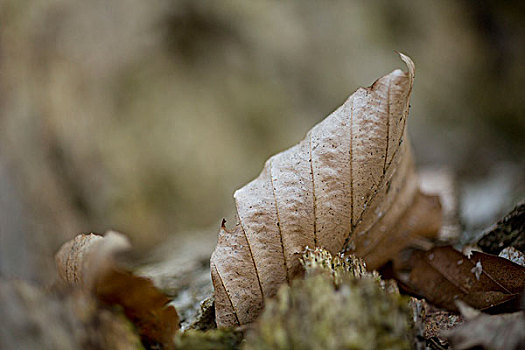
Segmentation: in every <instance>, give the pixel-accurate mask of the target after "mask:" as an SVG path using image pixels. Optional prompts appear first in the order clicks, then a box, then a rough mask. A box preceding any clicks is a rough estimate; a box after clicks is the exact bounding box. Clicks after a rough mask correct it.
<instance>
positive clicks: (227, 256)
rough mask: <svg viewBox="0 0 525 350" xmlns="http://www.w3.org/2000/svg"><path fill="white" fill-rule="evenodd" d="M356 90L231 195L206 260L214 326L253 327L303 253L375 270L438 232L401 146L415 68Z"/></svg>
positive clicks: (432, 203)
mask: <svg viewBox="0 0 525 350" xmlns="http://www.w3.org/2000/svg"><path fill="white" fill-rule="evenodd" d="M401 58H402V59H403V61H405V63H406V64H407V66H408V73H405V72H403V71H401V70H395V71H393V72H392V73H390V74H388V75H386V76H384V77H382V78H380V79H378V80H377V81H376V82H375V83H374V84H373V85H372V86H371V87H369V88H360V89H358V90H357V91H356V92H355V93H354V94H353V95H351V96H350V97H349V98H348V99H347V100H346V102H345V103H344V104H343V105H342V106H341V107H339V108H338V109H337V110H336V111H335V112H333V113H332V114H331V115H329V116H328V117H327V118H326V119H324V120H323V121H322V122H320V123H319V124H317V125H316V126H314V127H313V128H312V129H311V130H310V131H309V132H308V134H307V135H306V137H305V139H304V140H303V141H301V142H300V143H299V144H297V145H295V146H293V147H292V148H290V149H288V150H286V151H284V152H281V153H279V154H277V155H275V156H273V157H271V158H270V159H269V160H268V161H267V162H266V164H265V166H264V169H263V170H262V172H261V174H260V175H259V177H257V178H256V179H255V180H253V181H252V182H250V183H249V184H247V185H246V186H244V187H243V188H241V189H239V190H237V191H236V192H235V195H234V197H235V202H236V207H237V215H238V222H237V224H236V225H235V227H234V228H233V229H231V230H230V231H228V230H227V229H226V227H225V226H224V223H223V225H222V227H221V230H220V233H219V240H218V243H217V247H216V249H215V251H214V253H213V255H212V258H211V274H212V279H213V284H214V287H215V302H216V318H217V325H218V326H233V325H239V324H241V325H242V324H247V323H250V322H252V321H253V320H254V319H255V318H256V317H257V316H258V315H259V314H260V312H261V310H262V308H263V306H264V302H265V299H267V298H270V297H273V296H274V295H275V294H276V292H277V289H278V288H279V286H280V285H281V284H283V283H286V282H289V281H290V280H292V279H293V278H295V277H296V276H298V275H300V274H301V273H302V267H301V265H300V262H299V257H300V256H301V252H302V251H304V249H305V247H322V248H325V249H327V250H328V251H329V252H330V253H332V254H337V253H339V252H341V251H343V250H345V251H346V252H348V253H351V254H355V255H357V256H359V257H363V258H364V259H365V260H366V262H367V264H368V267H369V268H371V269H375V268H377V267H379V266H381V265H382V264H384V263H385V262H387V261H388V260H390V259H391V258H392V257H393V256H394V255H396V254H397V253H398V252H399V251H400V250H401V249H403V248H404V247H405V246H407V245H408V244H410V243H411V241H412V240H414V239H416V238H417V237H420V236H430V237H431V236H434V235H435V234H436V233H437V231H438V230H439V226H440V223H441V210H440V206H439V203H438V202H437V201H436V199H435V197H430V196H426V195H423V194H421V193H420V192H419V189H418V181H417V176H416V173H415V169H414V163H413V158H412V152H411V149H410V144H409V142H408V140H407V136H406V120H407V116H408V109H409V98H410V94H411V91H412V85H413V81H414V64H413V62H412V61H411V60H410V58H408V57H407V56H405V55H403V54H401Z"/></svg>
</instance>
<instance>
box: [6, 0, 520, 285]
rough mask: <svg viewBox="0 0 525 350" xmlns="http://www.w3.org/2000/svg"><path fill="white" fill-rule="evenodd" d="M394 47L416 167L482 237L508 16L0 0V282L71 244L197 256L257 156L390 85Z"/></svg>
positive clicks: (506, 105)
mask: <svg viewBox="0 0 525 350" xmlns="http://www.w3.org/2000/svg"><path fill="white" fill-rule="evenodd" d="M393 50H398V51H401V52H404V53H406V54H408V55H410V56H411V57H412V59H413V60H414V61H415V63H416V70H417V73H416V82H415V88H414V93H413V97H412V101H411V105H412V108H411V116H410V120H409V133H410V137H411V138H412V143H413V145H414V148H415V153H416V156H417V161H418V164H419V165H420V166H432V167H436V168H439V167H447V168H449V169H451V170H452V171H454V173H455V174H456V175H457V179H458V183H459V184H460V190H461V194H462V197H461V199H462V210H463V216H464V222H465V226H466V229H469V230H476V229H479V228H481V227H483V226H484V225H486V224H488V223H491V222H492V221H493V220H494V219H496V218H497V217H498V216H499V215H500V214H501V213H503V212H504V211H505V210H507V209H509V207H511V206H512V205H513V204H514V203H515V202H516V201H517V200H518V199H520V197H521V196H522V195H523V193H524V182H525V167H524V166H525V157H524V156H525V103H524V97H525V96H524V92H523V91H524V87H525V64H524V63H525V3H524V2H522V1H519V0H515V1H505V2H503V1H497V0H480V1H467V0H464V1H448V0H443V1H430V0H425V1H410V0H382V1H367V2H365V1H323V2H321V1H309V0H303V1H294V2H292V1H289V2H277V1H262V0H257V1H256V0H252V1H249V2H248V1H241V0H231V1H195V0H179V1H175V0H149V1H143V0H111V1H107V0H91V1H71V0H68V1H66V0H32V1H26V0H0V275H1V276H7V277H12V276H18V277H23V278H28V279H33V280H41V281H49V279H50V278H52V276H53V273H54V272H53V271H54V267H53V258H52V257H53V254H54V252H55V251H56V250H57V249H58V247H59V246H60V244H62V243H63V242H64V241H65V240H67V239H70V238H72V237H73V236H74V235H75V234H77V233H80V232H99V233H103V232H104V231H106V230H108V229H115V230H119V231H122V232H124V233H126V234H128V235H129V236H130V237H131V238H132V240H133V243H134V244H135V245H136V246H138V247H140V248H141V249H143V250H144V251H148V249H151V248H153V247H155V246H158V245H159V244H162V242H163V241H164V240H166V239H170V240H175V241H176V240H177V239H178V238H179V237H183V236H184V237H191V235H193V234H197V233H201V234H200V236H199V237H206V240H207V241H209V242H211V245H212V246H213V245H214V244H215V240H216V233H217V229H218V227H219V224H220V222H221V219H222V218H223V217H226V218H232V213H233V208H234V205H233V200H232V194H233V192H234V190H235V189H237V188H239V187H241V186H242V185H244V184H245V183H247V182H248V181H249V180H251V179H252V178H254V177H255V176H256V175H257V174H258V173H259V171H260V170H261V168H262V166H263V164H264V161H265V160H266V159H267V158H268V157H269V156H270V155H272V154H275V153H277V152H279V151H281V150H283V149H285V148H287V147H289V146H291V145H293V144H295V143H296V142H297V141H299V140H300V139H302V138H303V137H304V135H305V133H306V132H307V130H308V129H309V128H311V127H312V126H313V125H314V124H315V123H317V122H319V121H320V120H322V119H323V118H324V117H325V116H326V115H328V114H329V113H330V112H332V111H333V110H334V109H335V108H336V107H338V106H339V105H340V104H341V103H342V102H343V101H344V100H345V99H346V98H347V97H348V96H349V95H350V94H351V93H352V92H353V91H354V90H356V89H357V88H358V87H359V86H368V85H370V84H372V83H373V82H374V80H375V79H377V78H379V77H380V76H382V75H384V74H387V73H389V72H390V71H392V70H394V69H396V68H402V69H406V68H405V67H404V64H403V63H402V62H401V60H400V59H399V58H398V56H397V55H396V54H395V53H394V52H393ZM202 232H204V236H202Z"/></svg>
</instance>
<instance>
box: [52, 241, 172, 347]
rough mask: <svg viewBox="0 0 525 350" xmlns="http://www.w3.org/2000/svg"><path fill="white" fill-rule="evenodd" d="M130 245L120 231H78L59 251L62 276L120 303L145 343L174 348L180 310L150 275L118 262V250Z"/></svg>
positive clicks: (108, 302) (106, 300)
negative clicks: (156, 285)
mask: <svg viewBox="0 0 525 350" xmlns="http://www.w3.org/2000/svg"><path fill="white" fill-rule="evenodd" d="M130 248H131V245H130V244H129V241H128V240H127V238H126V237H125V236H124V235H122V234H120V233H117V232H108V233H107V234H106V235H105V236H99V235H95V234H81V235H78V236H76V237H75V238H74V239H73V240H71V241H69V242H67V243H65V244H64V245H63V246H62V248H61V249H60V250H59V252H58V253H57V254H56V257H55V260H56V263H57V269H58V272H59V276H60V277H61V279H62V281H63V282H64V283H65V284H67V285H70V286H74V287H80V288H82V289H83V290H85V291H87V292H89V293H91V294H92V295H94V296H95V297H96V298H97V299H98V300H99V301H100V302H102V303H104V304H106V305H116V306H119V307H121V308H122V310H123V312H124V314H125V315H126V316H127V317H128V319H129V320H131V321H132V322H133V324H134V325H135V327H136V329H137V331H138V333H139V335H140V337H141V340H142V342H143V343H144V344H145V345H148V346H162V348H163V349H173V336H174V335H175V333H176V331H177V330H178V328H179V317H178V315H177V311H176V310H175V308H174V307H173V306H168V303H169V301H170V300H169V299H168V297H167V296H166V295H164V294H163V293H162V292H161V291H160V290H158V289H157V288H156V287H155V286H154V285H153V282H152V281H151V280H150V279H147V278H144V277H140V276H136V275H134V274H133V273H132V272H130V271H127V270H126V269H123V268H121V267H119V266H118V263H117V261H116V259H115V256H116V254H118V253H121V252H123V251H126V250H129V249H130Z"/></svg>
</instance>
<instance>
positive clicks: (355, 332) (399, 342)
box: [245, 249, 411, 349]
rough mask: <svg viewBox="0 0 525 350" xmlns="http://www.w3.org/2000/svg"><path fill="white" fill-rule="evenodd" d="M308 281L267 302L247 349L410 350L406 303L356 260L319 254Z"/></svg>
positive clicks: (307, 257) (309, 257)
mask: <svg viewBox="0 0 525 350" xmlns="http://www.w3.org/2000/svg"><path fill="white" fill-rule="evenodd" d="M303 265H304V266H305V270H306V278H305V279H304V280H296V281H294V282H293V283H292V285H291V286H286V285H284V286H282V287H281V288H280V289H279V292H278V294H277V297H276V298H275V299H274V300H271V301H269V302H268V303H267V305H266V307H265V311H264V312H263V315H262V316H261V317H260V318H259V320H258V321H257V324H256V326H255V328H254V330H252V331H251V332H250V333H249V334H248V336H247V342H246V346H245V349H409V348H410V347H411V346H410V335H411V329H410V313H409V308H408V303H407V300H406V299H405V298H403V297H401V296H400V295H399V294H398V293H392V292H388V291H387V290H386V289H385V288H384V287H383V285H382V283H381V281H380V279H379V277H378V275H377V274H375V273H369V272H366V270H365V269H364V264H363V262H362V261H361V260H359V259H357V258H352V257H350V258H347V259H343V258H339V257H332V256H331V255H330V253H328V252H327V251H324V250H321V249H316V250H313V251H312V250H310V251H308V252H306V253H305V254H304V256H303Z"/></svg>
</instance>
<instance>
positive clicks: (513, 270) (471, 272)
mask: <svg viewBox="0 0 525 350" xmlns="http://www.w3.org/2000/svg"><path fill="white" fill-rule="evenodd" d="M409 268H410V269H411V271H410V275H409V277H408V279H407V278H402V277H400V276H398V277H399V278H400V279H401V281H402V282H403V284H404V285H405V287H408V289H409V291H410V292H412V293H414V294H416V295H419V296H423V297H425V298H426V299H427V300H428V301H430V302H431V303H432V304H435V305H437V306H439V307H442V308H445V309H447V310H451V311H458V309H457V306H456V301H457V300H461V301H463V302H465V303H467V304H468V305H470V306H472V307H474V308H476V309H480V310H489V311H493V312H502V311H515V310H519V301H520V298H519V296H520V293H521V292H522V291H523V288H524V287H525V268H524V267H522V266H519V265H517V264H514V263H512V262H511V261H509V260H507V259H504V258H500V257H497V256H495V255H489V254H485V253H481V252H472V254H471V257H470V258H468V257H466V256H464V255H463V254H461V253H460V252H458V251H456V250H455V249H454V248H452V247H450V246H446V247H436V248H433V249H431V250H429V251H426V252H423V251H414V252H413V253H412V255H411V257H410V260H409Z"/></svg>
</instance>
